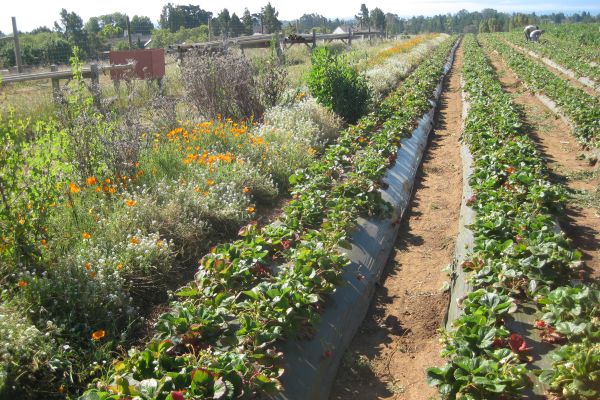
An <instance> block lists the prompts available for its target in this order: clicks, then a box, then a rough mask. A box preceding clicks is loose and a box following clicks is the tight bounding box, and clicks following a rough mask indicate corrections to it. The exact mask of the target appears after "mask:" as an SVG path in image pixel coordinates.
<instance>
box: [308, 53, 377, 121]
mask: <svg viewBox="0 0 600 400" xmlns="http://www.w3.org/2000/svg"><path fill="white" fill-rule="evenodd" d="M308 88H309V90H310V93H311V94H312V95H313V96H314V97H316V98H317V100H318V101H319V103H321V104H323V105H324V106H326V107H328V108H330V109H332V110H333V111H335V112H336V113H337V114H338V115H340V116H341V117H342V118H344V119H345V120H346V121H347V122H349V123H355V122H356V121H357V120H358V119H359V118H360V117H361V116H362V115H364V114H365V113H366V111H367V108H368V106H369V101H370V98H371V94H370V91H369V88H368V86H367V82H366V80H365V78H364V77H363V76H361V75H359V74H358V72H357V71H356V70H355V69H354V68H353V67H352V66H351V65H349V64H348V63H347V62H346V60H345V59H344V58H342V57H338V56H336V55H334V54H333V53H332V52H331V50H329V49H328V48H325V47H320V48H317V49H316V50H315V51H314V52H313V56H312V68H311V70H310V73H309V76H308Z"/></svg>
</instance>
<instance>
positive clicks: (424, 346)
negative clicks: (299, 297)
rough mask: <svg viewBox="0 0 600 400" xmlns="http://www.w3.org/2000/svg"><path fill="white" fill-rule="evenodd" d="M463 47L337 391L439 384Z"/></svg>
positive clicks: (348, 393) (453, 231) (383, 395)
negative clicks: (433, 379)
mask: <svg viewBox="0 0 600 400" xmlns="http://www.w3.org/2000/svg"><path fill="white" fill-rule="evenodd" d="M461 69H462V48H461V47H459V48H458V50H457V52H456V57H455V60H454V65H453V67H452V69H451V71H450V73H449V76H448V77H447V79H446V83H445V85H444V91H443V93H442V96H441V105H440V109H439V111H438V113H437V118H436V124H435V127H434V130H433V132H432V134H431V136H430V142H429V148H428V150H427V152H426V154H425V156H424V158H423V164H422V166H421V170H420V172H419V173H418V175H417V178H416V179H417V180H416V182H415V193H414V196H413V199H412V203H411V207H410V209H409V210H408V211H407V215H406V216H405V218H404V220H403V221H402V224H401V226H400V232H399V234H398V239H397V241H396V243H395V247H394V253H393V254H392V257H391V259H390V261H389V262H388V265H387V266H386V269H385V271H384V276H383V277H382V281H381V284H380V286H378V288H377V290H376V293H375V297H374V299H373V301H372V303H371V307H370V310H369V312H368V314H367V317H366V318H365V321H364V322H363V324H362V326H361V328H360V329H359V331H358V333H357V335H356V336H355V337H354V340H353V342H352V344H351V345H350V347H349V349H348V350H347V352H346V354H345V356H344V360H343V361H342V365H341V367H340V369H339V371H338V375H337V377H336V380H335V382H334V387H333V389H332V393H331V396H330V399H335V400H338V399H339V400H342V399H343V400H350V399H428V398H433V397H435V395H436V391H435V389H433V388H430V387H429V386H428V385H427V383H426V376H425V369H426V368H428V367H431V366H436V365H442V364H443V363H444V362H443V360H442V359H441V357H440V356H439V352H440V350H441V346H440V343H439V334H438V331H437V330H438V328H440V327H441V326H442V324H443V320H444V316H445V312H446V308H447V304H448V294H447V293H446V292H445V291H444V290H443V284H444V282H445V281H447V280H448V276H447V275H446V273H444V272H443V271H442V269H443V268H444V267H445V266H447V265H448V264H450V263H451V262H452V259H453V255H454V243H455V238H456V235H457V231H458V218H459V213H460V201H461V194H462V161H461V158H460V144H459V137H460V134H461V123H462V119H461V113H462V100H461V88H460V72H461Z"/></svg>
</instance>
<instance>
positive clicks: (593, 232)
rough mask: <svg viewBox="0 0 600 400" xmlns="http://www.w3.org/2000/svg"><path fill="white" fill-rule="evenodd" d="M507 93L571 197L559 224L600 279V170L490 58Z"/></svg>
mask: <svg viewBox="0 0 600 400" xmlns="http://www.w3.org/2000/svg"><path fill="white" fill-rule="evenodd" d="M488 56H489V57H490V60H491V62H492V65H493V66H494V68H495V69H496V72H497V73H498V77H499V79H500V82H501V84H502V86H503V87H504V90H506V91H507V92H509V93H511V94H512V96H513V99H514V101H515V103H517V104H518V105H519V106H520V107H521V110H522V113H523V117H524V121H525V123H526V124H527V127H528V128H529V131H530V132H531V137H532V138H533V140H534V141H535V142H536V146H537V148H538V150H539V151H540V152H541V154H542V155H543V157H544V158H545V159H546V165H547V167H548V168H549V170H550V172H551V178H552V179H553V180H554V181H555V182H559V183H561V184H563V185H565V186H566V187H567V189H568V190H569V191H570V193H571V195H570V197H569V200H568V202H567V205H566V210H565V213H564V214H563V215H562V216H561V218H560V220H559V222H560V225H561V227H562V228H563V230H564V231H565V232H566V234H567V235H568V236H569V238H571V239H572V240H573V245H574V247H576V248H578V249H579V250H580V251H581V252H582V253H583V260H584V261H585V263H586V266H587V268H588V272H589V273H590V275H591V276H592V277H595V278H600V169H599V165H598V164H596V165H591V164H590V162H588V161H587V160H585V159H583V157H581V154H582V152H583V150H582V148H581V146H580V145H579V143H578V142H577V140H576V139H575V137H574V136H573V135H572V134H571V128H570V127H569V126H568V125H567V124H566V123H565V122H564V121H563V120H562V119H560V118H558V117H557V116H556V115H555V114H553V113H552V111H550V110H549V109H548V108H547V107H546V106H545V105H544V104H543V103H542V102H541V101H540V100H539V99H538V98H537V97H536V96H535V95H534V94H532V93H531V92H530V91H529V90H527V88H525V86H524V85H523V84H522V83H521V81H520V80H519V79H518V77H517V76H516V75H515V74H514V73H513V72H512V70H510V68H509V67H508V66H507V65H506V63H505V62H504V60H503V59H502V57H500V56H499V55H498V54H497V53H495V52H491V53H489V54H488Z"/></svg>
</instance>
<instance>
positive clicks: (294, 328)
mask: <svg viewBox="0 0 600 400" xmlns="http://www.w3.org/2000/svg"><path fill="white" fill-rule="evenodd" d="M453 42H454V40H450V39H449V40H447V41H446V42H444V43H443V44H441V45H440V46H439V47H438V49H436V50H435V51H434V52H433V53H432V54H431V56H430V57H429V58H428V59H427V60H426V61H424V62H423V63H422V64H421V65H420V66H419V67H418V68H417V69H416V70H415V71H414V72H413V73H412V74H411V75H410V76H409V77H408V78H407V79H406V80H405V81H404V83H403V84H402V85H401V86H400V88H399V89H398V90H397V91H396V92H394V93H393V94H391V95H390V96H389V97H388V98H387V99H386V101H384V102H383V104H382V105H381V107H380V108H379V109H378V110H377V111H376V112H374V113H372V114H370V115H368V116H366V117H364V118H362V119H361V120H360V121H359V123H358V124H357V125H356V126H354V127H351V128H349V129H348V130H346V131H345V132H343V133H342V135H341V136H340V138H339V140H338V142H337V143H336V144H335V145H333V146H331V147H329V148H328V149H327V151H326V152H325V154H324V156H323V158H322V159H321V160H320V161H319V162H318V163H315V164H314V165H312V166H311V167H310V168H307V169H306V170H303V171H301V172H298V173H297V174H295V175H294V176H292V177H291V178H290V181H291V183H292V194H293V200H292V201H291V202H290V203H289V204H288V205H287V206H286V207H285V209H284V212H283V215H282V217H281V219H280V221H279V222H278V223H275V224H272V225H268V226H266V227H263V228H260V229H259V228H258V227H256V226H255V225H249V226H247V227H246V228H244V229H242V230H241V231H240V235H241V236H242V239H240V240H238V241H236V242H233V243H230V244H224V245H220V246H217V247H215V248H214V249H213V250H212V251H211V252H210V253H209V254H208V255H206V256H205V257H204V258H203V259H202V260H201V262H200V267H199V269H198V272H197V274H196V277H195V280H194V281H193V282H191V283H190V284H189V285H187V286H186V287H184V288H182V289H181V290H179V291H178V292H177V293H176V296H177V298H178V299H177V300H176V301H174V302H173V303H172V309H171V310H170V311H169V312H167V313H165V314H163V315H162V316H161V317H160V318H159V321H158V323H157V326H156V328H157V335H156V337H155V339H153V340H152V341H151V342H150V343H149V344H148V345H147V346H146V347H145V348H144V349H142V350H135V349H134V350H131V351H130V352H129V355H128V357H126V358H125V359H124V360H122V361H118V362H116V363H115V364H114V365H113V366H112V367H111V368H110V370H109V371H107V375H106V379H105V380H103V381H101V382H98V386H99V387H100V389H92V390H90V391H88V392H87V393H86V394H85V395H84V397H83V398H86V399H120V398H124V397H128V396H140V397H141V398H146V399H169V400H171V399H182V398H198V397H202V398H237V397H240V396H242V395H246V396H250V395H252V394H255V393H268V392H274V391H277V390H278V388H279V383H278V377H279V376H280V375H281V373H282V372H283V370H282V368H281V356H280V354H279V353H278V352H277V344H278V341H280V340H282V339H284V338H286V337H292V336H302V335H306V334H310V333H311V329H312V327H313V326H314V323H315V322H316V321H317V320H318V318H319V310H320V307H321V306H322V300H323V299H324V296H326V295H327V294H329V293H332V292H333V291H334V290H335V286H336V284H337V283H338V281H339V276H340V274H341V270H342V268H343V267H344V265H346V264H347V258H346V257H345V256H344V255H343V254H342V253H341V252H340V249H339V248H340V247H347V246H348V244H349V243H348V240H349V235H350V234H351V232H352V231H353V229H354V227H355V225H356V220H357V218H358V216H359V215H365V214H366V215H371V214H375V213H378V212H380V211H382V210H385V209H386V208H387V204H386V203H384V202H383V201H382V200H381V196H380V192H379V191H378V190H377V189H378V187H380V186H381V185H382V184H383V182H382V178H383V175H384V173H385V170H386V168H387V167H388V166H389V165H390V164H391V163H393V162H394V160H395V154H396V151H397V147H398V144H399V141H400V139H401V138H402V137H403V136H405V135H407V134H409V133H410V131H411V130H412V129H413V128H414V126H415V124H416V121H417V120H418V118H419V117H420V116H421V115H422V114H423V113H424V112H425V111H427V109H428V108H429V107H430V104H429V98H430V96H431V94H432V92H433V89H434V88H435V86H436V85H437V83H438V82H439V79H440V77H441V75H442V73H443V66H444V64H445V62H446V60H447V56H448V53H449V51H450V48H451V46H452V45H453Z"/></svg>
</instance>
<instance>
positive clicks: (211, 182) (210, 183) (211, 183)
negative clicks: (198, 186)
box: [206, 179, 215, 186]
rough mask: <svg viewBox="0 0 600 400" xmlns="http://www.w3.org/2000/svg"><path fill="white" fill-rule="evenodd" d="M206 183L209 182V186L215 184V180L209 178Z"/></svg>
mask: <svg viewBox="0 0 600 400" xmlns="http://www.w3.org/2000/svg"><path fill="white" fill-rule="evenodd" d="M206 184H207V185H208V186H212V185H214V184H215V181H213V180H212V179H209V180H207V181H206Z"/></svg>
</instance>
